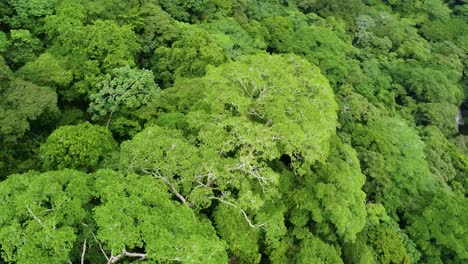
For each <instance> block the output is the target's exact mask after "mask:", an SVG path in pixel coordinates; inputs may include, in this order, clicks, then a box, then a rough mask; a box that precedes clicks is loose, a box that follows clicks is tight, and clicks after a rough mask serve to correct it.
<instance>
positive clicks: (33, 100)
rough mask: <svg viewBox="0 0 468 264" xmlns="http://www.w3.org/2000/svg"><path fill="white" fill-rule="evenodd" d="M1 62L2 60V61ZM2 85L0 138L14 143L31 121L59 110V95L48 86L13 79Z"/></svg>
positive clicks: (27, 128)
mask: <svg viewBox="0 0 468 264" xmlns="http://www.w3.org/2000/svg"><path fill="white" fill-rule="evenodd" d="M0 63H1V62H0ZM3 84H4V85H5V86H4V87H1V86H0V91H1V92H2V97H1V98H0V124H1V125H0V138H1V141H2V143H3V144H5V143H13V142H15V141H16V140H17V139H18V138H20V137H21V136H23V135H24V134H25V133H26V132H27V131H28V130H29V128H30V121H33V120H37V119H38V118H39V116H41V115H42V114H45V113H51V112H57V111H58V109H57V95H56V94H55V92H54V91H53V90H52V89H50V88H48V87H42V86H37V85H35V84H33V83H30V82H27V81H24V80H21V79H12V80H11V81H9V82H8V81H7V82H4V83H3Z"/></svg>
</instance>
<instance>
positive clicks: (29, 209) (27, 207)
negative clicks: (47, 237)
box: [26, 205, 45, 227]
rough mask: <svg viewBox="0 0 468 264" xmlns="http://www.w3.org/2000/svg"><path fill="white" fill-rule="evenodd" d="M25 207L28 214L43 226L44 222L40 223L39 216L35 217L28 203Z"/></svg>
mask: <svg viewBox="0 0 468 264" xmlns="http://www.w3.org/2000/svg"><path fill="white" fill-rule="evenodd" d="M26 209H27V210H28V212H29V214H31V216H32V217H33V218H34V220H36V222H38V223H39V224H40V225H41V226H42V227H45V226H44V224H43V223H42V220H41V219H39V217H37V216H36V215H35V214H34V213H33V212H32V211H31V208H29V206H28V205H27V206H26Z"/></svg>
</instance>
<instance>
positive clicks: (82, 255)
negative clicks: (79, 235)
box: [81, 238, 86, 264]
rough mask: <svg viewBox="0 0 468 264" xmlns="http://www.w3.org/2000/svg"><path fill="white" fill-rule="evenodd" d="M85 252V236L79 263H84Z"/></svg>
mask: <svg viewBox="0 0 468 264" xmlns="http://www.w3.org/2000/svg"><path fill="white" fill-rule="evenodd" d="M85 254H86V238H85V240H84V242H83V252H81V264H84V260H85Z"/></svg>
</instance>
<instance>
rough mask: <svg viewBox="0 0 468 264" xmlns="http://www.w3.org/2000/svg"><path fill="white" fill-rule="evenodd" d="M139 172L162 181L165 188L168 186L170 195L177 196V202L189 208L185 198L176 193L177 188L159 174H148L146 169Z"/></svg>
mask: <svg viewBox="0 0 468 264" xmlns="http://www.w3.org/2000/svg"><path fill="white" fill-rule="evenodd" d="M141 171H143V172H144V173H146V174H150V175H153V176H154V177H156V178H159V179H161V180H163V182H164V183H165V184H166V185H167V186H169V187H170V188H171V191H172V193H173V194H174V195H175V196H177V198H179V200H180V201H182V203H183V204H185V205H186V206H188V207H190V205H189V204H188V203H187V199H185V197H184V196H183V195H182V194H180V193H179V192H178V191H177V188H176V187H175V186H174V184H172V183H171V182H170V181H169V180H168V179H167V178H166V177H163V176H161V175H159V174H158V173H156V172H150V171H148V170H146V169H141Z"/></svg>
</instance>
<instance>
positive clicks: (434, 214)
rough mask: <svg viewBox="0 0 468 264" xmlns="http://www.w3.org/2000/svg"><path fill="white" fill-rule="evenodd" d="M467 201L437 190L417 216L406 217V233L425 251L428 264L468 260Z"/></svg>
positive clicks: (462, 197)
mask: <svg viewBox="0 0 468 264" xmlns="http://www.w3.org/2000/svg"><path fill="white" fill-rule="evenodd" d="M467 214H468V206H467V199H466V197H464V196H463V195H462V194H460V193H452V192H451V191H450V190H447V189H444V188H439V189H437V190H435V191H434V192H433V197H432V201H431V202H430V203H429V205H428V206H427V207H426V208H425V209H424V211H422V212H421V213H420V214H412V215H411V216H410V217H409V223H410V226H409V228H408V232H409V234H410V236H411V238H412V239H413V241H415V242H416V243H417V245H418V246H419V247H420V248H421V251H422V252H424V255H423V258H422V261H424V262H428V263H463V262H466V260H467V259H468V251H467V249H466V245H467V243H468V238H467V236H466V232H467V230H468V224H467V222H466V220H465V216H466V215H467Z"/></svg>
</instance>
